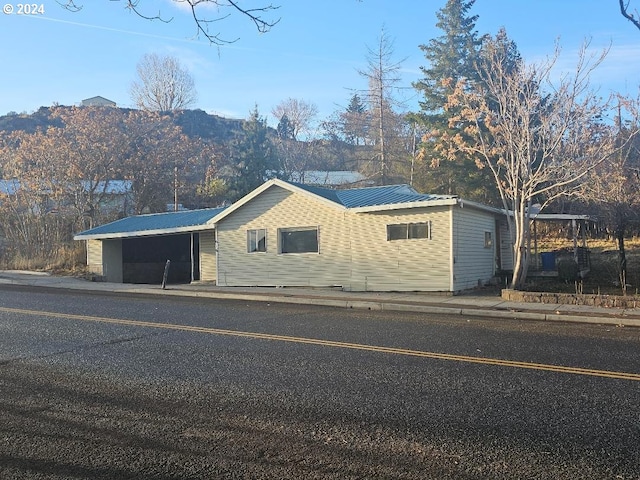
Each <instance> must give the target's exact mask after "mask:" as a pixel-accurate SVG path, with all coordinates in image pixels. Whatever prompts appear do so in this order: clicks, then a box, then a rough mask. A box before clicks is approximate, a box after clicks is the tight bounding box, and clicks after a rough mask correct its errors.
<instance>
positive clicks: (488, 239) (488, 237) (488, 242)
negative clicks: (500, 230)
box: [484, 230, 493, 248]
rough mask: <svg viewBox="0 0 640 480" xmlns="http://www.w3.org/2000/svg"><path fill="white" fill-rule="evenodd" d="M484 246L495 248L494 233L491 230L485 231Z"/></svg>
mask: <svg viewBox="0 0 640 480" xmlns="http://www.w3.org/2000/svg"><path fill="white" fill-rule="evenodd" d="M484 248H493V233H492V232H490V231H489V230H485V232H484Z"/></svg>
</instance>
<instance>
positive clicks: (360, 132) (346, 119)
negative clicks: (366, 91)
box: [340, 93, 369, 145]
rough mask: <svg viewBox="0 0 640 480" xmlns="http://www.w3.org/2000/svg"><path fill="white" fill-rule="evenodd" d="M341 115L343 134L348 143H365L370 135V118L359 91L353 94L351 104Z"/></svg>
mask: <svg viewBox="0 0 640 480" xmlns="http://www.w3.org/2000/svg"><path fill="white" fill-rule="evenodd" d="M340 117H341V118H340V119H341V123H342V131H343V135H344V138H345V140H346V141H347V143H350V144H352V145H360V144H361V143H362V144H364V143H365V141H366V138H367V136H368V130H369V129H368V125H369V120H368V115H367V109H366V107H365V105H364V103H363V102H362V100H361V99H360V96H358V94H357V93H354V94H353V96H352V97H351V101H350V102H349V106H348V107H347V108H346V110H345V111H344V112H343V113H342V114H341V115H340Z"/></svg>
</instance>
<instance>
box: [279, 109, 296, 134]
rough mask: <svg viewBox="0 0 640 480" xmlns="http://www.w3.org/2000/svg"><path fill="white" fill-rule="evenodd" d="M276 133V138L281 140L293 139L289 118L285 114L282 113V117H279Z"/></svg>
mask: <svg viewBox="0 0 640 480" xmlns="http://www.w3.org/2000/svg"><path fill="white" fill-rule="evenodd" d="M276 132H278V138H279V139H281V140H293V139H294V136H295V132H294V129H293V125H291V122H290V121H289V117H288V116H287V114H286V113H283V114H282V117H280V121H279V122H278V126H277V127H276Z"/></svg>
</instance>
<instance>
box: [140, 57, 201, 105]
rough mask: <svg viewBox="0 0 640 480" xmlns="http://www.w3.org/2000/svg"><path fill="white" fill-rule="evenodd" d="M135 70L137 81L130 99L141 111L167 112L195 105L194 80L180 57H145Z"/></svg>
mask: <svg viewBox="0 0 640 480" xmlns="http://www.w3.org/2000/svg"><path fill="white" fill-rule="evenodd" d="M136 70H137V73H138V79H137V80H136V81H134V82H133V83H132V84H131V99H132V100H133V102H134V103H135V104H136V106H137V107H138V108H141V109H143V110H149V111H154V112H168V111H171V110H183V109H185V108H187V107H190V106H192V105H193V104H194V103H195V102H196V99H197V93H196V89H195V84H194V81H193V77H192V76H191V74H190V73H189V71H188V70H187V69H186V68H184V67H182V65H180V61H179V60H178V59H177V58H175V57H172V56H160V55H157V54H155V53H151V54H146V55H144V56H143V57H142V59H141V60H140V62H139V63H138V66H137V68H136Z"/></svg>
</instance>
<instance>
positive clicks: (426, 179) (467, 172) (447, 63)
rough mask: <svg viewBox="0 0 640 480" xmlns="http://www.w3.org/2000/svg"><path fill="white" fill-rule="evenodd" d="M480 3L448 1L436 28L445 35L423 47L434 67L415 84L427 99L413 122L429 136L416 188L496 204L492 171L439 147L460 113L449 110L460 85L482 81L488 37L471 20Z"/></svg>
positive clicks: (422, 148)
mask: <svg viewBox="0 0 640 480" xmlns="http://www.w3.org/2000/svg"><path fill="white" fill-rule="evenodd" d="M474 3H475V0H466V1H465V0H447V3H446V5H445V7H444V8H442V9H441V10H440V11H439V12H438V13H437V14H436V16H437V18H438V23H437V24H436V26H437V27H438V28H440V29H441V30H442V31H443V32H444V34H443V35H442V36H441V37H438V38H435V39H432V40H431V41H429V43H428V44H427V45H421V46H420V49H421V50H422V51H423V52H424V53H425V58H426V59H427V61H428V62H429V67H421V71H422V73H423V75H424V78H423V79H422V80H420V81H418V82H416V83H414V85H413V86H414V88H415V89H417V90H418V91H419V92H420V93H421V94H422V100H421V101H420V108H421V111H420V112H418V113H417V114H415V115H414V116H413V118H414V119H415V121H416V122H417V123H418V124H419V125H420V126H421V127H422V129H423V130H424V131H425V132H426V134H425V136H424V137H423V142H422V144H421V146H420V154H419V155H418V162H417V164H416V174H415V185H416V186H417V187H418V188H419V189H421V190H423V191H428V192H429V193H442V194H455V195H460V196H463V197H465V198H470V199H474V200H478V201H482V202H486V203H493V202H494V200H495V194H494V189H493V180H492V178H490V177H489V172H486V171H483V170H479V169H478V168H477V166H476V163H475V161H474V159H473V158H471V157H470V156H469V155H465V154H463V153H460V155H458V156H457V158H455V159H454V160H446V161H445V160H444V159H443V158H442V157H441V155H440V154H439V153H438V152H437V150H436V148H435V144H434V143H435V142H434V138H436V137H438V136H439V135H438V132H442V131H448V130H450V128H449V123H448V122H449V118H451V117H452V116H454V115H456V114H457V112H452V111H445V110H444V108H443V106H444V105H445V104H446V102H447V99H448V96H449V95H450V94H451V93H453V91H454V89H455V86H456V83H457V82H458V81H459V80H461V79H465V81H466V82H467V84H473V83H477V82H480V79H479V76H478V73H477V69H476V65H477V63H478V62H479V60H480V49H481V46H482V38H480V37H479V36H478V34H477V32H476V31H475V22H476V20H477V18H478V17H477V16H470V15H469V10H470V9H471V7H472V6H473V4H474ZM448 133H452V132H448Z"/></svg>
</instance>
